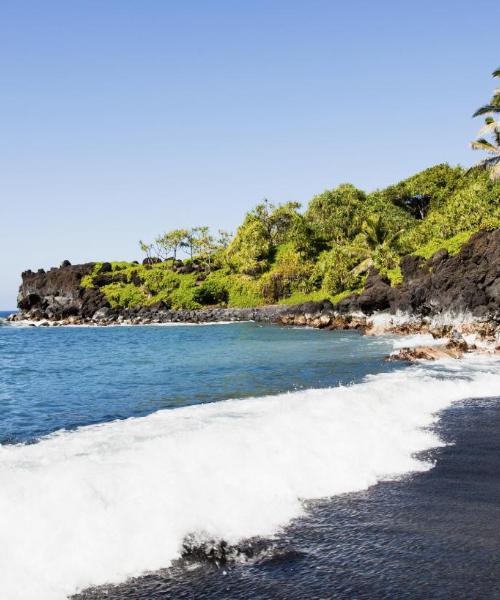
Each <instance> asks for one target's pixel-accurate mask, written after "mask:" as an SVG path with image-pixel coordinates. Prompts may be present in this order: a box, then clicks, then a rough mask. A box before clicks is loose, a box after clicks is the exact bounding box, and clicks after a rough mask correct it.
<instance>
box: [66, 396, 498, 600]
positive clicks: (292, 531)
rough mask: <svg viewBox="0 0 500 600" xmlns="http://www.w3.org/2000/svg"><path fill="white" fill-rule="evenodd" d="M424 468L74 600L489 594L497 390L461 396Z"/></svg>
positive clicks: (494, 587) (490, 599)
mask: <svg viewBox="0 0 500 600" xmlns="http://www.w3.org/2000/svg"><path fill="white" fill-rule="evenodd" d="M436 427H437V428H438V430H439V432H440V434H441V436H442V438H443V439H444V440H445V441H446V442H448V443H449V444H450V445H448V446H445V447H442V448H439V449H437V450H433V451H432V452H430V453H429V458H431V459H432V460H435V461H436V464H435V467H434V468H433V469H432V470H430V471H428V472H425V473H420V474H416V475H412V476H409V477H408V478H405V479H403V480H401V481H393V482H385V483H380V484H378V485H376V486H374V487H373V488H371V489H370V490H368V491H366V492H363V493H357V494H348V495H345V496H340V497H335V498H332V499H328V500H324V501H317V502H312V503H310V513H309V515H308V517H307V518H305V519H301V520H298V521H297V522H295V523H294V524H292V525H291V526H290V527H288V528H287V529H286V531H285V532H284V533H283V534H282V535H281V536H279V537H278V538H277V539H275V540H273V542H272V543H271V545H270V546H269V547H268V549H267V550H266V551H264V552H263V553H262V554H261V555H260V558H257V559H253V560H252V561H247V562H246V563H243V564H233V565H225V566H221V567H220V568H217V567H215V566H214V565H213V564H210V563H196V562H195V563H194V564H193V563H189V564H187V566H184V567H177V568H174V569H169V570H165V571H163V572H158V573H154V574H151V575H147V576H144V577H141V578H139V579H137V580H134V581H131V582H128V583H127V584H123V585H120V586H117V587H112V588H100V589H96V590H87V591H86V592H84V593H82V594H80V595H78V596H74V597H73V598H74V600H76V599H77V598H78V600H84V599H85V600H102V599H104V598H106V599H107V600H117V599H127V600H132V599H134V600H137V599H141V600H144V599H146V598H147V599H148V600H159V599H172V600H173V599H175V600H180V599H186V600H188V599H189V600H205V599H207V600H208V599H217V600H222V599H223V600H237V599H242V600H243V599H247V598H251V599H252V600H271V599H273V600H275V599H279V600H285V599H287V600H290V599H297V600H299V599H300V600H302V599H306V598H307V599H309V600H326V599H337V598H339V599H350V600H351V599H354V598H356V599H366V600H378V599H381V600H382V599H393V598H398V599H408V600H416V599H418V600H424V599H425V600H428V599H430V598H432V599H443V600H444V599H449V598H453V599H464V600H465V599H467V600H470V599H481V600H494V599H497V598H500V398H499V399H496V400H491V399H489V400H480V399H479V400H478V399H476V400H468V401H465V402H462V403H460V404H456V405H454V406H453V407H452V408H450V409H448V410H446V411H444V412H443V414H442V417H441V419H440V421H439V423H438V424H437V426H436Z"/></svg>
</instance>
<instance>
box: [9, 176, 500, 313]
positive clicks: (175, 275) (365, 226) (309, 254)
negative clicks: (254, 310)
mask: <svg viewBox="0 0 500 600" xmlns="http://www.w3.org/2000/svg"><path fill="white" fill-rule="evenodd" d="M498 227H500V184H499V183H494V182H492V181H491V180H490V179H489V177H488V175H487V174H486V173H481V172H472V173H465V172H464V171H463V170H462V169H461V168H460V167H456V168H452V167H450V166H448V165H437V166H435V167H432V168H430V169H427V170H425V171H423V172H421V173H418V174H417V175H415V176H413V177H411V178H409V179H406V180H404V181H402V182H400V183H398V184H395V185H393V186H390V187H388V188H386V189H384V190H378V191H376V192H373V193H371V194H366V193H364V192H363V191H361V190H359V189H357V188H355V187H354V186H352V185H350V184H344V185H341V186H339V187H337V188H335V189H333V190H327V191H325V192H323V193H322V194H320V195H318V196H315V197H314V198H312V200H311V201H310V203H309V204H308V206H307V207H306V210H305V211H301V208H300V206H299V205H298V204H297V203H293V202H291V203H288V204H284V205H281V206H277V207H275V206H273V205H271V204H269V203H267V202H264V203H261V204H259V205H258V206H257V207H256V208H255V209H254V210H253V211H251V212H249V213H248V214H247V215H246V216H245V219H244V221H243V223H242V225H241V226H240V227H239V228H238V230H237V232H236V234H235V236H234V237H230V236H227V235H222V236H221V239H220V241H219V242H216V241H215V240H214V238H213V237H212V236H211V235H210V234H209V232H208V230H207V228H195V229H193V230H176V231H174V232H169V233H167V234H165V235H162V236H159V237H158V238H157V240H155V241H154V242H153V243H152V244H144V243H142V242H141V248H142V249H143V250H144V251H145V253H146V258H144V259H143V261H142V263H139V262H132V263H128V262H101V263H90V264H87V265H80V266H78V267H71V268H68V265H66V267H62V268H61V269H54V270H51V271H49V273H48V274H50V277H49V278H47V277H45V279H44V278H43V275H44V272H43V271H41V272H39V273H32V272H26V273H24V274H23V285H22V286H21V290H20V291H21V293H20V297H19V307H20V308H21V309H22V310H24V311H25V312H29V311H32V312H33V310H34V309H36V310H37V311H38V313H37V312H36V310H35V313H34V314H35V315H36V314H39V316H40V318H41V317H43V316H49V318H63V317H65V316H68V315H67V314H66V313H67V310H66V309H64V308H63V305H64V304H66V305H67V304H68V303H67V302H62V301H61V302H59V301H58V300H57V298H65V297H66V298H67V297H68V294H69V296H70V297H71V298H78V299H79V303H78V306H79V308H78V310H77V309H76V308H72V309H71V310H70V312H71V311H73V312H75V311H76V312H80V313H82V312H83V313H85V315H87V316H88V315H91V313H92V312H93V311H95V310H97V309H99V308H102V307H108V308H111V309H115V310H118V311H119V310H123V309H133V310H137V309H140V308H145V307H151V309H156V310H177V311H179V310H188V311H192V310H195V309H202V308H207V307H214V306H218V307H230V308H243V307H256V306H263V305H267V304H299V303H302V302H306V301H311V300H326V299H328V300H329V301H331V302H332V303H334V304H337V303H340V304H339V306H342V305H345V302H344V303H342V300H343V299H345V298H350V299H349V301H348V304H349V306H351V308H352V309H353V310H354V308H355V305H356V302H354V301H353V300H352V298H353V297H355V295H356V294H362V293H363V290H365V292H364V294H365V295H366V289H365V288H369V287H371V286H373V282H374V278H376V280H377V281H382V282H384V283H383V285H385V286H386V287H387V288H389V289H393V290H395V289H398V290H399V289H402V288H403V287H404V286H401V285H400V284H402V282H403V275H405V285H407V283H408V281H409V277H410V275H409V272H410V271H409V269H410V270H411V268H412V269H413V270H414V271H415V268H416V267H415V265H419V266H420V267H423V265H424V264H427V267H426V268H427V274H428V275H431V274H432V271H433V269H434V268H435V267H436V265H437V261H436V260H434V259H433V260H434V263H436V264H434V263H432V261H431V263H426V261H428V260H429V259H431V257H432V256H433V255H435V253H436V252H437V251H440V250H442V252H441V254H440V256H441V259H442V258H443V257H444V258H449V257H453V256H454V255H456V254H457V253H458V252H459V251H460V250H461V248H462V247H463V246H464V244H466V243H467V242H468V240H469V239H470V238H471V236H473V234H474V233H476V232H478V231H480V230H494V229H496V228H498ZM495 239H496V238H495ZM172 240H173V241H172ZM172 249H173V254H174V255H175V258H174V256H172V255H169V251H170V252H172ZM476 251H477V252H480V250H476ZM179 252H184V254H185V255H186V254H189V258H186V257H184V258H178V257H177V255H178V254H179ZM191 255H192V257H191ZM403 257H406V258H403ZM411 257H413V258H411ZM417 257H421V258H417ZM402 258H403V260H401V259H402ZM429 264H430V265H431V266H429ZM411 265H413V266H412V267H411ZM433 265H434V266H433ZM410 267H411V268H410ZM414 275H415V273H413V275H411V276H413V277H414ZM466 275H467V274H466V273H463V272H461V274H460V275H459V272H458V271H457V276H460V277H462V278H463V277H466ZM497 276H498V274H497ZM47 285H48V286H49V288H50V290H49V289H45V287H46V286H47ZM391 293H392V292H389V293H388V296H391ZM386 295H387V294H386ZM393 295H394V294H393ZM42 298H45V300H43V302H42V301H41V299H42ZM47 298H49V299H48V300H47ZM50 298H52V300H51V299H50ZM422 301H423V300H422ZM58 302H59V304H61V307H60V310H59V309H58V308H57V306H58ZM70 304H71V303H70ZM389 304H390V302H389V301H386V302H385V305H386V306H384V308H388V306H389ZM452 304H453V303H451V304H450V306H452ZM49 306H53V309H52V310H49V314H47V307H49ZM380 308H382V307H380ZM410 308H411V309H412V310H416V309H417V308H418V307H417V306H416V305H415V301H413V304H412V305H411V306H410Z"/></svg>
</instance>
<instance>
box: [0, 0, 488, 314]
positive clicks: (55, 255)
mask: <svg viewBox="0 0 500 600" xmlns="http://www.w3.org/2000/svg"><path fill="white" fill-rule="evenodd" d="M499 20H500V2H498V0H495V1H493V0H492V1H484V0H477V1H476V2H473V3H471V2H470V1H467V2H466V1H464V0H434V1H432V2H431V1H429V0H424V1H419V2H402V1H384V0H379V1H378V2H373V1H366V2H360V1H356V0H353V1H351V2H336V1H333V0H330V1H315V0H308V1H305V0H304V1H301V2H296V1H293V0H283V1H273V0H267V1H260V0H252V1H247V2H238V1H234V0H233V1H217V0H213V1H199V2H196V1H194V2H169V1H167V0H163V1H159V0H158V1H153V0H144V1H142V2H137V1H134V2H132V1H129V0H106V1H105V2H103V1H102V0H99V1H91V0H87V1H78V0H74V1H71V2H68V1H67V0H64V1H60V2H52V1H51V0H46V1H44V2H40V1H38V0H37V1H33V2H29V1H23V0H14V1H7V0H4V1H3V2H2V3H1V7H0V63H1V64H0V73H1V79H2V93H1V94H0V110H1V115H2V117H1V119H2V127H1V132H0V155H1V156H0V165H1V176H0V198H1V213H0V214H1V217H2V221H1V235H0V308H4V309H8V308H13V307H14V306H15V297H16V292H17V287H18V285H19V279H20V278H19V275H20V272H21V271H22V270H24V269H27V268H32V269H37V268H39V267H44V268H48V267H50V266H53V265H58V264H59V263H60V262H61V260H63V259H65V258H68V259H69V260H71V261H72V262H74V263H76V262H82V261H90V260H100V259H135V258H139V252H138V249H137V240H138V239H139V238H143V239H146V240H149V239H150V238H152V237H153V236H155V234H157V233H159V232H161V231H163V230H166V229H170V228H173V227H178V226H191V225H202V224H207V225H210V226H212V227H214V228H218V227H222V228H226V229H230V230H234V229H235V227H236V226H237V224H238V223H239V222H240V221H241V219H242V217H243V214H244V213H245V211H246V210H248V209H249V208H251V207H252V206H253V205H254V204H256V203H257V202H258V201H260V200H261V199H263V198H264V197H267V198H269V199H270V200H271V201H273V202H284V201H288V200H298V201H301V202H306V201H307V200H308V199H309V198H310V197H311V196H313V195H314V194H315V193H319V192H321V191H323V190H324V189H325V188H329V187H333V186H335V185H337V184H339V183H341V182H345V181H350V182H353V183H355V184H356V185H358V186H359V187H362V188H364V189H367V190H372V189H374V188H377V187H382V186H385V185H387V184H389V183H391V182H395V181H398V180H400V179H402V178H404V177H406V176H408V175H411V174H413V173H414V172H416V171H418V170H420V169H423V168H425V167H428V166H430V165H432V164H435V163H438V162H443V161H448V162H450V163H451V164H456V163H461V164H464V165H468V164H470V163H471V161H473V160H474V159H477V158H478V156H476V155H475V154H474V153H472V152H471V151H470V150H469V148H468V141H469V140H470V139H471V138H472V137H473V135H474V134H475V133H476V131H477V129H478V126H479V123H478V122H476V121H473V120H472V119H471V113H472V112H473V111H474V109H475V108H476V107H477V106H478V105H480V104H482V103H483V102H484V101H486V100H487V99H489V97H490V96H491V93H492V91H493V87H494V82H493V80H492V78H491V77H490V73H491V71H492V70H493V69H494V68H495V67H497V66H499V65H500V40H499V37H498V35H497V31H496V26H497V24H498V22H499Z"/></svg>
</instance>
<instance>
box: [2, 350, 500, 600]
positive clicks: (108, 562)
mask: <svg viewBox="0 0 500 600" xmlns="http://www.w3.org/2000/svg"><path fill="white" fill-rule="evenodd" d="M499 366H500V363H499V361H498V360H496V359H491V358H489V359H487V358H481V359H480V358H477V357H475V358H471V359H467V360H465V361H462V362H461V363H460V367H459V366H458V364H454V365H451V364H448V363H442V364H435V365H432V366H424V365H418V366H412V367H409V368H408V369H405V370H401V371H397V372H393V373H388V374H380V375H375V376H369V377H366V378H365V380H364V381H363V382H362V383H359V384H355V385H352V386H348V387H337V388H331V389H323V390H307V391H300V392H295V393H290V394H282V395H278V396H268V397H263V398H250V399H245V400H230V401H225V402H218V403H214V404H208V405H203V406H192V407H186V408H179V409H175V410H168V411H160V412H156V413H154V414H152V415H149V416H147V417H144V418H135V419H128V420H123V421H117V422H112V423H108V424H101V425H96V426H88V427H83V428H80V429H78V430H77V431H74V432H58V433H56V434H53V435H51V436H50V437H48V438H45V439H43V440H42V441H40V442H39V443H37V444H32V445H16V446H14V445H11V446H8V445H7V446H1V447H0V537H1V539H2V546H3V548H4V552H2V553H1V555H0V572H1V574H2V589H3V595H4V597H6V598H9V600H16V599H22V600H31V599H35V598H36V599H37V600H51V599H54V600H57V599H61V600H62V599H63V598H65V597H66V596H67V595H68V594H71V593H73V592H76V591H78V590H81V589H83V588H85V587H87V586H90V585H98V584H102V583H112V582H119V581H123V580H125V579H126V578H127V577H129V576H132V575H137V574H140V573H142V572H144V571H146V570H153V569H158V568H161V567H165V566H168V564H169V563H170V562H171V561H172V560H173V559H175V558H176V557H178V556H179V555H180V553H181V552H182V545H183V541H184V540H185V539H186V536H189V535H195V536H197V537H198V538H199V539H203V538H206V539H221V540H226V541H227V542H228V543H236V542H237V541H238V540H240V539H243V538H249V537H254V536H266V535H271V534H273V533H274V532H276V531H277V530H278V529H279V528H281V527H283V526H284V525H286V524H287V523H288V522H290V520H291V519H293V518H295V517H298V516H300V515H301V514H302V512H303V510H304V509H303V504H302V503H301V499H306V498H318V497H325V496H330V495H335V494H341V493H345V492H352V491H357V490H361V489H365V488H367V487H369V486H371V485H373V484H375V483H376V482H377V481H380V480H382V479H386V478H395V477H399V476H401V475H404V474H406V473H410V472H415V471H421V470H425V469H428V468H430V467H431V465H430V464H429V463H428V462H425V461H424V460H422V459H419V458H418V457H417V456H416V453H419V452H421V451H424V450H426V449H429V448H432V447H436V446H439V445H440V444H441V443H442V442H441V441H440V440H439V438H438V437H437V435H436V434H435V433H434V432H433V431H432V429H429V426H430V425H432V423H433V422H434V421H435V419H436V418H437V417H436V413H437V412H438V411H439V410H441V409H444V408H446V407H447V406H449V405H450V403H452V402H453V401H455V400H458V399H462V398H466V397H481V396H487V395H494V394H498V391H499V390H500V373H499ZM6 550H7V551H6Z"/></svg>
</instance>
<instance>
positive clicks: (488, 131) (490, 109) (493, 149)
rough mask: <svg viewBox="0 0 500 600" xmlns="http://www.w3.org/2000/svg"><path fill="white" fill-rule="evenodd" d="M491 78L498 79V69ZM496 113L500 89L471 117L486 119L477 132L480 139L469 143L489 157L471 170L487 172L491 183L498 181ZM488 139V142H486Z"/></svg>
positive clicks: (499, 128)
mask: <svg viewBox="0 0 500 600" xmlns="http://www.w3.org/2000/svg"><path fill="white" fill-rule="evenodd" d="M493 77H500V69H496V71H493ZM498 113H500V89H496V90H495V93H494V95H493V98H492V99H491V100H490V102H489V104H485V105H484V106H481V108H478V109H477V110H476V112H475V113H474V114H473V115H472V116H473V117H479V116H481V115H487V117H486V119H485V122H484V123H485V124H484V125H483V127H481V129H480V130H479V133H478V136H480V137H478V139H477V140H475V141H474V142H471V147H472V148H473V149H474V150H483V151H485V152H487V153H488V154H490V155H491V156H489V157H488V158H485V159H484V160H482V161H481V162H480V163H478V164H477V165H476V166H475V167H473V168H475V169H481V170H489V171H490V177H491V179H492V180H493V181H496V180H500V120H498V119H495V117H494V116H493V115H497V114H498ZM488 137H490V140H488Z"/></svg>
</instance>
